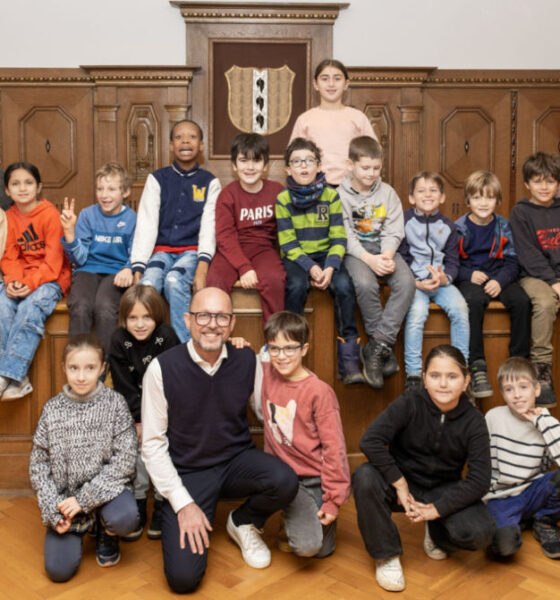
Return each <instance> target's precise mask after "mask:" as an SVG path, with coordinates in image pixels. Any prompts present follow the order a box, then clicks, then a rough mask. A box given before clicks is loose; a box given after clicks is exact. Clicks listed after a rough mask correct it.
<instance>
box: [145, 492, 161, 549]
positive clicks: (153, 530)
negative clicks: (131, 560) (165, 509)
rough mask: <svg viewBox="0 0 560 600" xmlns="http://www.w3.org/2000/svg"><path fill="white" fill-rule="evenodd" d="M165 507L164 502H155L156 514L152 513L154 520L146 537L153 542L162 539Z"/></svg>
mask: <svg viewBox="0 0 560 600" xmlns="http://www.w3.org/2000/svg"><path fill="white" fill-rule="evenodd" d="M162 506H163V500H154V512H153V513H152V520H151V521H150V526H149V527H148V531H147V533H146V535H147V536H148V537H149V538H150V539H151V540H159V539H160V538H161V509H162Z"/></svg>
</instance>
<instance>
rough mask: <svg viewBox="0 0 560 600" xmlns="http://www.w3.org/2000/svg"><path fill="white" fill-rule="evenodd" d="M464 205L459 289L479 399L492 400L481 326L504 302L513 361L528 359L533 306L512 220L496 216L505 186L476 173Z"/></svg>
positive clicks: (487, 174)
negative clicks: (492, 307)
mask: <svg viewBox="0 0 560 600" xmlns="http://www.w3.org/2000/svg"><path fill="white" fill-rule="evenodd" d="M464 190H465V202H466V204H467V206H468V207H469V209H470V212H468V213H467V214H466V215H463V216H462V217H461V218H460V219H459V220H458V221H457V222H456V225H457V233H458V235H459V260H460V266H459V274H458V276H457V287H458V288H459V290H460V291H461V293H462V294H463V296H464V297H465V300H466V301H467V304H468V306H469V323H470V330H471V337H470V342H469V357H470V368H471V377H472V393H473V396H474V397H475V398H486V397H487V396H491V395H492V386H491V385H490V382H489V381H488V375H487V369H486V360H485V356H484V344H483V339H482V324H483V321H484V311H485V309H486V307H487V306H488V304H489V302H490V301H491V300H493V299H496V300H499V301H500V302H502V303H503V304H504V305H505V307H506V309H507V310H508V312H509V313H510V316H511V322H512V323H515V327H512V328H511V339H510V343H509V355H510V356H522V357H525V358H527V357H528V356H529V340H530V322H531V321H530V318H531V302H530V300H529V297H528V296H527V294H526V293H525V292H524V290H523V288H522V287H521V286H520V285H519V284H518V283H517V277H518V275H519V263H518V262H517V255H516V254H515V248H514V245H513V238H512V233H511V228H510V226H509V223H508V221H507V219H505V218H504V217H502V216H500V215H496V214H494V211H495V210H496V205H497V204H498V203H499V202H500V201H501V199H502V187H501V185H500V182H499V180H498V178H497V177H496V175H494V173H491V172H490V171H475V172H474V173H472V174H471V175H469V177H468V178H467V180H466V181H465V188H464Z"/></svg>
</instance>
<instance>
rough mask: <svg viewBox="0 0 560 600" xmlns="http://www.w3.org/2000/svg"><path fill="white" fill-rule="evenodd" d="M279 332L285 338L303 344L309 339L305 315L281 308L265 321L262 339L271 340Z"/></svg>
mask: <svg viewBox="0 0 560 600" xmlns="http://www.w3.org/2000/svg"><path fill="white" fill-rule="evenodd" d="M279 333H281V334H283V336H284V337H285V338H286V339H288V340H293V341H294V342H297V343H298V344H301V345H302V346H303V344H307V340H308V339H309V324H308V323H307V319H305V317H302V316H301V315H298V314H297V313H294V312H290V311H289V310H282V311H280V312H276V313H274V314H273V315H271V317H270V318H269V319H268V321H267V322H266V325H265V328H264V339H265V340H266V341H267V342H271V341H272V340H274V339H276V337H277V336H278V334H279Z"/></svg>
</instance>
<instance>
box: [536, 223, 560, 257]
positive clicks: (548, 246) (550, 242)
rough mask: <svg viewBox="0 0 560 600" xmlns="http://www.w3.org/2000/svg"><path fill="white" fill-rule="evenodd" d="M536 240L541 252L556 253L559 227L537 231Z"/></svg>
mask: <svg viewBox="0 0 560 600" xmlns="http://www.w3.org/2000/svg"><path fill="white" fill-rule="evenodd" d="M537 239H538V240H539V244H540V245H541V248H542V249H543V250H552V252H557V251H558V250H559V249H560V227H551V228H550V229H548V228H547V229H537Z"/></svg>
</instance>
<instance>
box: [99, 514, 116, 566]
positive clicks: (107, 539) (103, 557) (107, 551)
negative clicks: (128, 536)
mask: <svg viewBox="0 0 560 600" xmlns="http://www.w3.org/2000/svg"><path fill="white" fill-rule="evenodd" d="M95 543H96V549H95V560H96V561H97V564H98V565H99V566H100V567H112V566H114V565H116V564H117V563H118V562H119V560H120V559H121V551H120V549H119V536H118V535H111V534H110V533H108V532H107V530H106V529H105V527H104V526H103V524H102V523H101V522H100V521H97V534H96V536H95Z"/></svg>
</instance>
